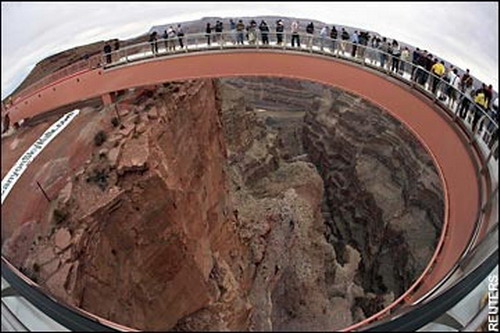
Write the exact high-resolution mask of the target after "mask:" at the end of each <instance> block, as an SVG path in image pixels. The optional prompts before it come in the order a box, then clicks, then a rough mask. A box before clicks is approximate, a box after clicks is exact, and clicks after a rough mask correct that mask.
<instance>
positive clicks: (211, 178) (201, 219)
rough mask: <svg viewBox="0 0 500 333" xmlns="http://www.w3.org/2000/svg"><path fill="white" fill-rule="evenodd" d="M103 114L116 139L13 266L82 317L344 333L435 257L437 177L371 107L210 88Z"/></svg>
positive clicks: (265, 81) (239, 85)
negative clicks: (81, 311) (79, 310)
mask: <svg viewBox="0 0 500 333" xmlns="http://www.w3.org/2000/svg"><path fill="white" fill-rule="evenodd" d="M105 112H108V113H109V115H107V116H106V117H107V118H103V117H102V116H101V118H100V119H101V121H109V122H111V123H112V124H113V129H112V130H110V131H108V132H107V133H106V135H105V137H102V138H100V142H99V145H96V147H95V149H94V151H93V153H92V155H91V156H89V158H88V160H87V162H86V163H85V164H84V165H82V166H81V168H80V169H79V170H77V171H76V172H75V174H74V176H73V177H72V178H71V179H68V182H67V185H66V187H65V188H64V189H63V190H62V191H61V192H60V193H59V197H58V198H57V200H55V201H54V202H53V204H52V207H51V210H50V211H49V212H47V216H46V221H38V222H36V221H35V222H30V223H29V224H23V227H22V228H20V229H18V230H16V232H15V233H14V234H13V235H12V236H11V237H10V239H9V240H8V241H7V242H6V243H5V244H4V245H3V249H2V250H3V251H4V254H5V255H6V256H7V257H9V258H10V259H11V260H13V262H15V263H16V265H18V266H19V267H21V268H22V269H23V271H25V272H26V273H27V274H28V275H30V276H31V277H33V278H35V279H36V280H37V281H38V282H39V283H40V284H41V285H42V286H43V287H44V288H46V289H47V290H48V291H49V292H50V293H52V294H53V295H54V296H56V297H58V298H60V299H62V300H64V301H66V302H68V303H70V304H73V305H75V306H79V307H82V308H84V309H85V310H87V311H90V312H93V313H96V314H97V315H99V316H102V317H104V318H107V319H110V320H113V321H116V322H118V323H121V324H124V325H128V326H131V327H134V328H139V329H146V330H171V329H172V330H327V329H328V330H331V329H340V328H343V327H345V326H347V325H349V324H352V323H354V322H356V321H359V320H362V319H364V318H366V317H367V316H369V315H371V314H373V313H374V312H376V311H377V310H379V309H381V308H382V307H383V306H384V305H387V304H388V303H389V302H390V301H392V300H393V299H394V298H395V297H397V296H398V295H400V294H401V293H402V292H403V291H404V290H405V289H406V288H408V286H409V285H410V284H411V282H412V281H413V280H414V279H415V278H416V277H417V275H418V274H419V273H420V272H421V271H422V270H423V268H424V267H425V265H426V264H427V262H428V260H429V259H430V256H431V254H432V252H433V250H434V247H435V243H436V240H437V238H438V237H439V234H440V229H441V221H442V218H443V194H442V189H441V184H440V180H439V177H438V175H437V171H436V169H435V167H434V166H433V163H432V160H431V159H430V157H429V156H428V154H427V153H426V152H425V150H424V149H423V147H422V146H421V145H420V143H419V142H418V141H417V140H416V139H415V138H414V136H413V135H411V134H410V132H409V131H408V130H407V129H405V128H404V127H403V126H402V125H401V124H400V123H398V122H397V121H395V120H394V119H393V118H391V117H390V116H389V115H387V114H386V113H384V112H382V111H380V110H379V109H377V108H376V107H375V106H373V105H372V104H370V103H368V102H366V101H364V100H362V99H361V98H359V97H357V96H353V95H350V94H348V93H346V92H343V91H341V90H339V89H333V88H329V87H325V86H323V85H320V84H315V83H311V82H305V81H296V80H290V79H281V78H233V79H219V80H196V81H186V82H176V83H167V84H164V85H161V86H151V87H143V88H138V89H136V90H134V91H128V92H126V93H123V94H122V95H121V96H120V97H119V99H118V101H117V103H116V109H114V110H107V111H105ZM102 119H104V120H102ZM42 222H43V223H42ZM39 224H40V225H45V224H49V225H51V226H52V227H51V228H41V227H39ZM45 229H47V230H45ZM28 247H29V249H28Z"/></svg>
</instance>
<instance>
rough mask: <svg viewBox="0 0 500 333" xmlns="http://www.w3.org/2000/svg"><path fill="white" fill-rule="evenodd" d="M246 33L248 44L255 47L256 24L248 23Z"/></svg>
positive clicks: (253, 21)
mask: <svg viewBox="0 0 500 333" xmlns="http://www.w3.org/2000/svg"><path fill="white" fill-rule="evenodd" d="M247 33H248V44H250V45H255V44H256V43H257V22H255V20H251V21H250V25H249V26H248V28H247Z"/></svg>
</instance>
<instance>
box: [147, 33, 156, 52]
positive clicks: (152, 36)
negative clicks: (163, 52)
mask: <svg viewBox="0 0 500 333" xmlns="http://www.w3.org/2000/svg"><path fill="white" fill-rule="evenodd" d="M149 43H150V44H151V52H152V53H153V55H156V54H158V33H157V32H156V31H153V32H152V33H151V34H150V35H149Z"/></svg>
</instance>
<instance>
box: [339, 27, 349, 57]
mask: <svg viewBox="0 0 500 333" xmlns="http://www.w3.org/2000/svg"><path fill="white" fill-rule="evenodd" d="M340 38H341V41H340V49H341V50H342V55H343V56H345V51H346V49H347V41H348V40H349V39H350V38H351V36H350V35H349V33H348V32H347V31H346V30H345V29H344V28H342V33H341V35H340Z"/></svg>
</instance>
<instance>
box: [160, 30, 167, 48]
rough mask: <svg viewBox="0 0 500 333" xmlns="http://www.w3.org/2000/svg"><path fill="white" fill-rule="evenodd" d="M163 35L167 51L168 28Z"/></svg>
mask: <svg viewBox="0 0 500 333" xmlns="http://www.w3.org/2000/svg"><path fill="white" fill-rule="evenodd" d="M161 37H162V38H163V43H164V44H165V52H168V32H167V30H166V29H165V31H164V32H163V35H162V36H161Z"/></svg>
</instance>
